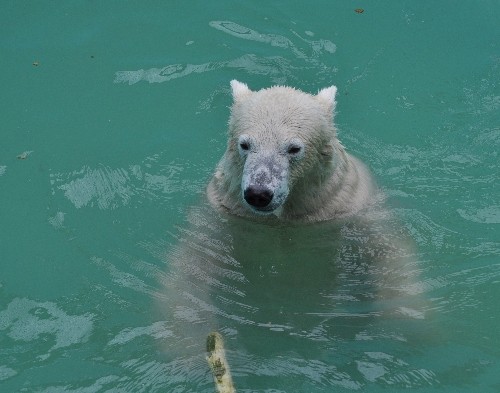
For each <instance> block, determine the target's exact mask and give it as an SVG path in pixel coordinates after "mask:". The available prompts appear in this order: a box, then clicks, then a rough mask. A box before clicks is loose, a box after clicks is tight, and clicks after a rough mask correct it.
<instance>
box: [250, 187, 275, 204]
mask: <svg viewBox="0 0 500 393" xmlns="http://www.w3.org/2000/svg"><path fill="white" fill-rule="evenodd" d="M243 197H244V198H245V201H247V202H248V204H249V205H251V206H253V207H256V208H263V207H266V206H267V205H269V204H270V203H271V201H272V200H273V192H272V191H271V190H269V189H268V188H266V187H262V186H249V187H248V188H247V189H246V190H245V192H244V193H243Z"/></svg>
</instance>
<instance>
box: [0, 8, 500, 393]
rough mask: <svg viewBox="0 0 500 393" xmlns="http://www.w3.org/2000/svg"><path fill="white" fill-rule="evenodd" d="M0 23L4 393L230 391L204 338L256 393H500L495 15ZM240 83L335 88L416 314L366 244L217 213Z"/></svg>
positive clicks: (22, 16) (169, 11) (212, 14)
mask: <svg viewBox="0 0 500 393" xmlns="http://www.w3.org/2000/svg"><path fill="white" fill-rule="evenodd" d="M357 8H363V9H364V12H363V13H357V12H355V11H354V10H355V9H357ZM1 9H2V12H1V13H0V22H1V23H0V26H1V27H0V51H1V61H0V69H1V75H2V93H1V94H0V100H1V108H2V121H1V125H0V222H1V224H0V225H1V226H0V235H1V236H0V269H1V270H0V390H1V391H2V392H85V393H87V392H211V391H214V388H213V382H212V380H211V376H210V373H209V370H208V366H207V365H206V362H205V361H204V358H203V356H204V353H203V345H204V344H203V342H196V340H195V341H193V340H192V338H194V337H197V334H198V332H200V331H202V330H203V329H205V327H206V326H207V321H210V323H213V326H215V327H216V328H217V329H219V330H220V331H221V332H222V333H223V334H224V336H225V338H226V346H227V348H228V358H229V362H230V364H231V367H232V373H233V378H234V382H235V384H236V386H237V388H238V391H242V392H254V391H262V392H273V393H275V392H332V391H339V392H341V391H342V392H344V391H345V392H347V391H370V392H372V391H391V392H398V391H402V390H403V389H405V390H407V389H413V390H415V391H421V392H432V391H440V392H470V391H481V392H497V391H500V382H499V381H500V379H499V377H498V375H499V374H500V363H499V362H500V349H499V348H500V330H499V329H498V326H499V323H500V316H499V315H500V308H499V306H498V299H499V298H500V199H499V195H500V187H499V184H500V182H499V178H500V170H499V163H500V159H499V156H498V151H499V148H500V128H499V127H500V125H499V124H500V122H499V120H500V115H499V113H500V91H499V81H500V47H499V42H500V27H499V24H498V13H499V12H500V4H499V3H498V2H497V1H479V2H473V1H461V2H455V1H440V2H434V1H418V2H417V1H413V2H412V1H391V2H383V3H382V2H379V3H376V4H375V3H373V2H351V1H335V2H331V1H317V2H314V3H308V2H303V3H300V4H290V3H288V2H272V4H270V3H269V2H251V3H250V2H210V3H206V2H205V3H198V2H196V3H191V2H189V3H188V2H168V3H167V2H105V3H102V4H101V2H85V1H66V2H56V3H55V2H14V1H10V2H7V1H6V2H3V3H2V6H1ZM234 78H236V79H238V80H241V81H244V82H246V83H248V84H249V86H250V87H252V88H254V89H258V88H261V87H266V86H269V85H272V84H289V85H292V86H295V87H298V88H300V89H303V90H305V91H308V92H316V91H318V89H319V88H322V87H326V86H329V85H331V84H335V85H337V86H338V88H339V95H338V106H337V110H338V114H337V117H336V121H337V124H338V127H339V130H340V131H339V137H340V139H341V140H342V142H343V144H344V145H345V146H346V147H347V149H348V150H349V151H350V152H352V153H353V154H355V155H357V156H358V157H360V158H361V159H362V160H364V161H365V162H366V163H367V165H368V166H369V167H370V168H371V169H372V171H373V173H374V174H375V176H376V178H377V180H378V183H379V184H380V186H381V187H382V188H383V190H384V191H385V193H386V194H387V196H388V201H387V203H388V206H389V207H390V209H391V210H392V211H393V212H394V215H395V217H397V220H398V221H399V223H400V225H401V227H402V229H401V232H404V233H407V234H409V235H410V237H411V238H412V241H413V243H414V246H413V248H412V249H411V250H412V251H411V252H410V254H411V255H409V256H408V255H407V256H406V257H405V258H403V263H406V265H405V266H408V269H409V270H411V272H412V275H411V277H412V284H411V285H410V284H409V286H408V288H411V289H412V291H409V292H411V293H408V295H406V296H400V297H396V298H394V297H388V298H384V297H379V296H378V292H377V290H376V289H375V288H377V287H382V288H384V285H386V284H384V282H383V279H382V278H380V279H373V277H372V275H371V274H370V273H371V270H370V269H371V268H367V271H362V272H360V271H359V269H358V268H359V266H360V265H358V263H361V262H362V258H361V257H360V256H359V255H358V254H359V253H357V252H356V250H361V249H362V245H360V244H358V243H359V242H360V240H359V239H357V238H356V227H355V226H349V224H345V225H344V226H336V225H331V226H330V225H326V226H325V225H320V226H316V227H314V226H313V227H305V228H301V227H286V226H285V227H266V226H261V225H257V224H251V223H247V222H245V221H241V220H236V221H234V222H233V221H232V220H229V221H225V220H226V219H225V218H224V217H221V216H218V215H216V214H213V213H211V212H207V211H206V207H204V205H203V194H204V187H205V184H206V182H207V181H208V179H209V178H210V175H211V173H212V171H213V169H214V167H215V165H216V163H217V161H218V159H219V158H220V156H221V155H222V153H223V151H224V149H225V143H226V140H225V128H226V124H227V118H228V106H229V105H230V104H231V98H230V93H229V81H230V80H231V79H234ZM270 239H271V241H270ZM357 242H358V243H357ZM197 247H198V248H197ZM200 255H201V257H202V259H203V258H205V259H206V260H207V261H208V262H207V266H206V267H204V269H205V270H203V269H202V270H201V271H196V270H190V269H191V266H192V265H190V264H189V263H186V262H189V261H191V259H190V258H191V257H193V256H196V257H197V258H200ZM203 260H204V259H203ZM179 266H180V267H179ZM176 267H177V268H178V269H179V270H176V269H177V268H176ZM405 268H406V267H405ZM183 269H184V270H183ZM179 271H180V272H182V271H188V273H186V274H185V275H184V276H183V275H181V274H179ZM190 275H191V276H192V277H195V278H194V279H193V281H190V280H189V278H191V276H190ZM391 277H392V276H391ZM370 279H371V280H373V281H369V280H370ZM196 280H200V282H205V283H207V285H209V286H211V287H213V288H215V289H213V290H212V291H211V292H210V293H207V291H206V288H204V287H203V285H198V284H197V283H198V281H196ZM180 293H181V294H182V296H179V294H180ZM208 298H211V299H208ZM208 300H210V302H209V301H208ZM177 302H178V303H177ZM190 304H191V305H190ZM193 304H195V305H194V306H193ZM172 307H177V309H176V312H175V313H171V309H172ZM191 328H192V330H193V332H192V331H191ZM207 333H208V332H207Z"/></svg>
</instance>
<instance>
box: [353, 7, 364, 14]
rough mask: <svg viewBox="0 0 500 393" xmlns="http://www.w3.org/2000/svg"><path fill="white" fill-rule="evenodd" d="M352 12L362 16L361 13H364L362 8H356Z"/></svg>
mask: <svg viewBox="0 0 500 393" xmlns="http://www.w3.org/2000/svg"><path fill="white" fill-rule="evenodd" d="M354 12H356V13H357V14H362V13H363V12H365V10H364V9H363V8H356V9H355V10H354Z"/></svg>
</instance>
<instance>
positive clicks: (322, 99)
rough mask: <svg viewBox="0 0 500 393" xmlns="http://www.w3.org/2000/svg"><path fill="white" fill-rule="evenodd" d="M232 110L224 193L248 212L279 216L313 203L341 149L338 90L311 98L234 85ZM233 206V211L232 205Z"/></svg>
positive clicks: (289, 91) (295, 92)
mask: <svg viewBox="0 0 500 393" xmlns="http://www.w3.org/2000/svg"><path fill="white" fill-rule="evenodd" d="M231 89H232V95H233V106H232V109H231V116H230V120H229V140H228V146H227V151H226V154H225V156H224V158H223V165H222V166H223V168H222V171H221V172H223V173H224V177H225V180H226V184H228V186H227V187H226V188H227V189H226V190H225V191H222V190H220V191H222V193H224V192H226V193H229V194H234V195H236V198H238V199H239V200H238V201H228V196H222V198H221V199H223V200H225V204H226V207H228V208H229V209H231V210H235V208H236V206H234V205H235V204H237V205H240V206H241V205H242V206H244V208H246V209H247V211H248V212H251V213H256V214H262V215H266V214H276V215H279V214H280V212H281V211H282V209H283V208H284V207H285V206H288V207H290V208H292V209H293V206H294V205H296V206H298V205H300V204H303V201H304V199H314V198H312V197H313V195H312V194H313V193H315V192H316V191H315V190H316V189H317V188H318V186H319V187H321V183H322V181H324V180H326V179H328V178H329V177H331V175H332V173H333V170H334V167H335V162H336V158H335V152H336V150H337V149H336V147H337V146H340V144H339V143H338V141H337V139H336V136H335V128H334V126H333V111H334V109H335V105H336V101H335V94H336V92H337V88H336V87H335V86H330V87H327V88H325V89H322V90H320V91H319V93H318V94H317V95H310V94H307V93H304V92H301V91H299V90H296V89H293V88H290V87H284V86H274V87H271V88H268V89H263V90H259V91H255V92H254V91H251V90H250V89H249V88H248V86H247V85H246V84H244V83H241V82H238V81H236V80H233V81H232V82H231ZM227 205H231V206H227Z"/></svg>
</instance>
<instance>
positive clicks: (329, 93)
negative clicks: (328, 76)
mask: <svg viewBox="0 0 500 393" xmlns="http://www.w3.org/2000/svg"><path fill="white" fill-rule="evenodd" d="M336 94H337V87H336V86H330V87H325V88H324V89H322V90H320V91H319V92H318V95H317V96H316V97H318V99H319V100H320V101H322V102H323V103H324V104H325V105H326V106H327V108H328V111H329V112H333V111H334V110H335V107H336V106H337V101H335V95H336Z"/></svg>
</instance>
